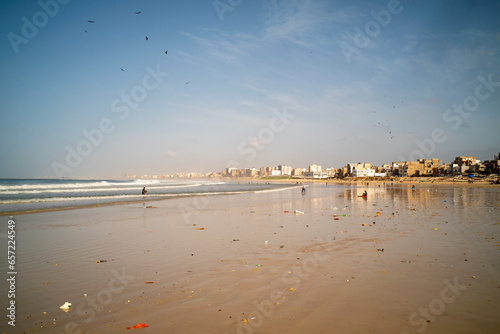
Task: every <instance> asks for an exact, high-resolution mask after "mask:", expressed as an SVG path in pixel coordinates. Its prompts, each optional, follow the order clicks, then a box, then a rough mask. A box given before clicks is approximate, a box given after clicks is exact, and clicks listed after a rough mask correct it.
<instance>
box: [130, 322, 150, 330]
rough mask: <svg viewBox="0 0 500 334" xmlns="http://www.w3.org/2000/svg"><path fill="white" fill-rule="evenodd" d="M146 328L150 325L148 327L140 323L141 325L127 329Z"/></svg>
mask: <svg viewBox="0 0 500 334" xmlns="http://www.w3.org/2000/svg"><path fill="white" fill-rule="evenodd" d="M145 327H149V326H148V325H146V324H141V323H139V324H137V325H135V326H132V327H127V329H135V328H145Z"/></svg>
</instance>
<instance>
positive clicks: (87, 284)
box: [0, 184, 500, 333]
mask: <svg viewBox="0 0 500 334" xmlns="http://www.w3.org/2000/svg"><path fill="white" fill-rule="evenodd" d="M410 187H411V186H408V185H386V186H381V187H378V186H369V187H368V188H366V187H361V186H354V185H352V186H348V185H324V184H314V185H307V189H308V191H307V194H306V195H304V196H303V195H301V194H300V188H292V189H285V190H280V191H271V192H260V193H248V194H241V195H232V196H213V197H192V198H180V199H172V200H165V201H154V202H151V203H147V202H146V203H131V204H125V205H115V206H105V207H98V208H85V209H76V210H68V211H58V212H44V213H37V214H30V215H21V216H16V217H14V220H15V221H16V225H17V235H16V237H17V239H16V242H17V250H16V254H17V268H16V269H17V272H18V274H17V282H16V287H17V288H16V289H17V291H16V292H17V293H16V306H17V308H16V327H15V330H13V328H12V327H10V326H8V325H7V324H6V321H4V322H2V324H1V325H2V331H3V332H7V333H23V332H28V333H119V332H125V333H127V332H129V330H127V329H126V327H128V326H133V325H136V324H137V323H145V324H147V325H148V326H149V327H148V328H144V329H136V330H135V331H141V332H144V333H146V332H147V333H284V332H287V333H406V332H407V333H423V332H425V333H498V332H499V331H500V318H499V317H498V314H499V313H500V257H499V252H500V243H499V241H500V235H499V234H500V233H499V231H500V218H499V217H500V190H499V189H498V188H471V187H463V188H460V187H445V186H441V187H435V188H433V187H417V190H416V191H415V192H412V191H411V188H410ZM365 188H366V189H367V190H368V195H369V196H368V199H366V200H365V199H362V198H361V197H358V196H359V195H361V193H362V192H363V191H364V190H365ZM149 205H154V206H155V207H156V208H151V209H146V208H144V207H145V206H149ZM295 210H299V211H302V212H304V213H303V214H300V213H299V214H294V213H293V212H294V211H295ZM285 211H289V212H288V213H286V212H285ZM2 218H3V219H4V220H5V221H6V220H7V217H2ZM335 218H338V219H335ZM364 224H365V225H364ZM0 232H1V236H2V239H1V241H2V243H1V244H2V246H3V248H2V249H4V254H6V249H5V248H6V244H7V242H6V240H7V239H6V228H5V224H2V229H1V230H0ZM382 249H383V251H382ZM100 260H105V262H101V263H96V261H100ZM0 269H1V270H2V271H3V272H4V273H5V272H7V271H8V270H7V267H6V261H3V262H2V266H1V267H0ZM145 282H153V283H145ZM2 290H3V291H7V287H6V286H5V287H4V285H2ZM2 294H4V293H3V292H2ZM66 301H67V302H70V303H72V307H71V309H70V311H69V312H64V311H62V310H61V309H59V306H61V305H62V304H64V302H66ZM1 306H2V307H4V308H3V309H4V310H5V308H6V307H7V299H6V298H5V297H3V298H2V305H1ZM44 312H46V313H45V314H44ZM4 317H5V316H4ZM54 319H55V320H54Z"/></svg>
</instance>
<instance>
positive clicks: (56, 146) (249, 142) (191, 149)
mask: <svg viewBox="0 0 500 334" xmlns="http://www.w3.org/2000/svg"><path fill="white" fill-rule="evenodd" d="M0 9H1V10H0V35H1V36H2V38H1V44H0V71H1V72H0V73H1V79H0V101H1V102H0V117H1V121H0V142H1V145H0V156H1V162H0V177H3V178H14V177H44V176H47V177H61V176H63V177H74V176H82V177H123V175H124V174H125V173H132V174H170V173H176V172H202V173H205V172H212V171H221V170H224V169H225V168H226V167H228V166H232V167H238V168H251V167H255V168H260V167H262V166H277V165H280V164H286V165H290V166H293V167H307V166H309V165H311V164H318V165H321V166H322V167H323V168H326V167H341V166H344V165H346V164H348V163H357V162H369V163H372V164H373V165H382V164H384V163H391V162H394V161H405V160H416V159H419V158H439V159H440V160H442V161H443V162H446V163H449V162H451V161H453V159H454V158H455V157H456V156H461V155H472V156H476V157H477V158H478V159H481V160H488V159H493V155H494V154H498V153H499V151H500V131H499V130H498V124H500V112H499V106H500V20H498V13H500V2H498V1H473V0H442V1H433V0H413V1H411V0H401V1H397V0H390V1H387V0H386V1H357V0H351V1H334V0H310V1H307V0H303V1H299V0H288V1H279V0H261V1H258V0H252V1H251V0H215V1H201V0H186V1H160V0H158V1H154V0H123V1H102V0H86V1H83V0H41V1H28V0H4V1H2V2H0ZM139 12H140V13H139ZM136 13H138V14H136ZM89 21H92V22H89ZM146 37H147V38H146Z"/></svg>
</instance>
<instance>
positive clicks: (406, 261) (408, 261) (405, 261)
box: [401, 260, 411, 263]
mask: <svg viewBox="0 0 500 334" xmlns="http://www.w3.org/2000/svg"><path fill="white" fill-rule="evenodd" d="M401 263H411V261H410V260H404V261H401Z"/></svg>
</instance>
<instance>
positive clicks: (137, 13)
mask: <svg viewBox="0 0 500 334" xmlns="http://www.w3.org/2000/svg"><path fill="white" fill-rule="evenodd" d="M141 13H142V11H140V12H135V14H136V15H139V14H141ZM87 22H88V23H95V21H94V20H88V21H87ZM83 31H84V32H86V33H88V31H87V30H86V29H83ZM147 40H149V38H148V36H146V41H147ZM165 54H168V50H165ZM120 70H121V71H122V72H125V70H124V69H123V68H121V67H120ZM190 82H191V81H189V82H186V84H188V83H190Z"/></svg>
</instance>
